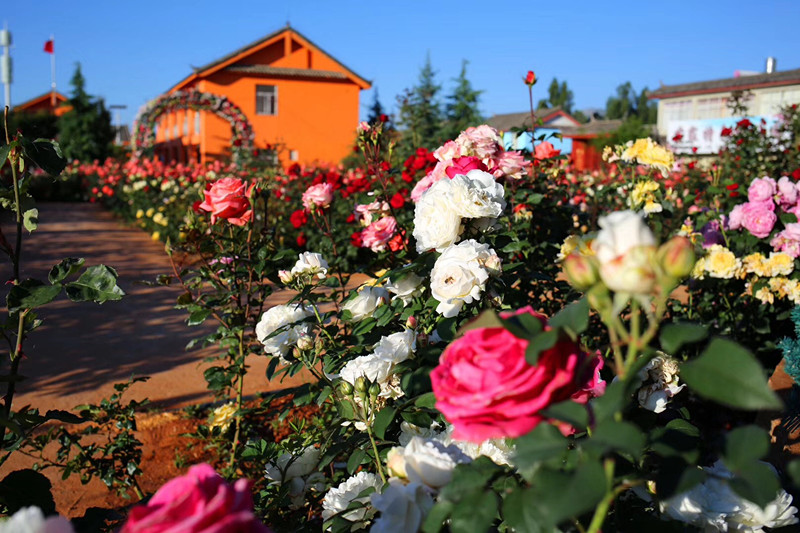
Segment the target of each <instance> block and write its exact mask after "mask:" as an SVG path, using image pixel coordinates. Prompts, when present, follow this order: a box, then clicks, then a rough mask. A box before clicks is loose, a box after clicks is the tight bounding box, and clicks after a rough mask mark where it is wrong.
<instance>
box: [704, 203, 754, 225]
mask: <svg viewBox="0 0 800 533" xmlns="http://www.w3.org/2000/svg"><path fill="white" fill-rule="evenodd" d="M744 205H745V204H739V205H737V206H735V207H734V208H733V209H731V212H730V213H729V214H728V229H739V228H741V227H742V209H744ZM693 207H694V206H693Z"/></svg>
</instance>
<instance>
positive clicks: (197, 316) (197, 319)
mask: <svg viewBox="0 0 800 533" xmlns="http://www.w3.org/2000/svg"><path fill="white" fill-rule="evenodd" d="M210 315H211V309H198V310H196V311H192V312H191V313H190V314H189V318H187V319H186V324H187V325H188V326H197V325H199V324H202V323H203V322H205V320H206V318H208V317H209V316H210Z"/></svg>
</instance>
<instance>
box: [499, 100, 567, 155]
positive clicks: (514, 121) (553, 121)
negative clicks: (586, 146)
mask: <svg viewBox="0 0 800 533" xmlns="http://www.w3.org/2000/svg"><path fill="white" fill-rule="evenodd" d="M535 114H536V120H537V121H539V120H541V121H542V125H541V126H536V137H539V136H540V135H543V134H544V135H549V134H550V133H560V131H561V129H562V128H565V127H566V128H570V127H576V126H580V125H581V122H580V121H579V120H578V119H576V118H575V117H573V116H572V115H570V114H569V113H567V112H566V111H564V110H563V109H561V108H559V107H555V108H552V109H537V110H536V112H535ZM486 123H487V124H488V125H489V126H491V127H493V128H494V129H496V130H497V131H499V132H502V134H503V144H504V146H505V148H506V150H522V149H524V148H526V149H528V150H531V149H532V148H531V140H532V137H531V134H530V132H528V133H518V132H513V131H511V130H512V129H513V128H530V127H531V113H530V111H525V112H522V113H506V114H503V115H494V116H493V117H490V118H489V119H488V120H487V121H486ZM550 142H551V143H552V144H553V146H555V147H556V148H557V149H559V150H561V153H563V154H568V153H570V152H571V150H572V143H571V141H569V140H564V139H556V138H553V139H550Z"/></svg>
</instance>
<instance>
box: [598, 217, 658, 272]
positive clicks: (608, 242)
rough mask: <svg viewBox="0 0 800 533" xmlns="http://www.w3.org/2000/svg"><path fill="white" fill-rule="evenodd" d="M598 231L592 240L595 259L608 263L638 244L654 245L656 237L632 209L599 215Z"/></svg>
mask: <svg viewBox="0 0 800 533" xmlns="http://www.w3.org/2000/svg"><path fill="white" fill-rule="evenodd" d="M598 225H599V226H600V231H599V232H598V233H597V237H596V238H595V240H594V241H593V242H592V250H594V252H595V255H596V256H597V260H598V261H600V263H609V262H611V261H613V260H615V259H617V258H618V257H620V256H623V255H625V253H626V252H627V251H628V250H630V249H632V248H636V247H638V246H655V245H656V238H655V236H654V235H653V232H652V231H650V228H649V227H647V224H645V223H644V218H642V217H641V216H640V215H639V214H637V213H635V212H634V211H629V210H628V211H615V212H614V213H610V214H608V215H605V216H602V217H600V220H599V221H598Z"/></svg>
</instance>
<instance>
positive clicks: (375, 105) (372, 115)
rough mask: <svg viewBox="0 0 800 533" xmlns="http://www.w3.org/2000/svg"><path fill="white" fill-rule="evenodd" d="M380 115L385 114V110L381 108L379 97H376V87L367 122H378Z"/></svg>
mask: <svg viewBox="0 0 800 533" xmlns="http://www.w3.org/2000/svg"><path fill="white" fill-rule="evenodd" d="M381 115H386V112H385V111H384V110H383V106H382V105H381V101H380V98H378V88H377V87H376V88H375V99H374V100H373V101H372V106H371V107H370V108H369V115H368V116H367V122H368V123H370V124H374V123H376V122H379V121H380V119H381Z"/></svg>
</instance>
